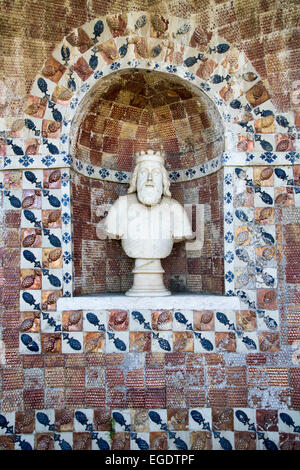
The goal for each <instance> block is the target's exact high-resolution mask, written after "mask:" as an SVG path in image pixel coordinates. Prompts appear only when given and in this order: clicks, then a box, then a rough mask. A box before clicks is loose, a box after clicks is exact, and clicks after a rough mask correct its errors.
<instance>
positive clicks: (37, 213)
mask: <svg viewBox="0 0 300 470" xmlns="http://www.w3.org/2000/svg"><path fill="white" fill-rule="evenodd" d="M27 210H30V213H31V215H32V216H33V218H35V219H34V220H36V222H31V221H30V220H28V219H27V218H26V217H25V215H24V211H22V212H21V227H22V228H37V226H38V227H42V211H41V210H40V209H27Z"/></svg>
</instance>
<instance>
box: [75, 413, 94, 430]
mask: <svg viewBox="0 0 300 470" xmlns="http://www.w3.org/2000/svg"><path fill="white" fill-rule="evenodd" d="M76 413H79V414H81V415H82V416H83V415H84V416H85V417H86V421H87V423H86V424H82V423H80V421H78V419H76ZM93 421H94V410H92V409H89V408H84V409H76V410H75V412H74V432H85V431H86V430H87V429H86V427H87V424H91V423H93Z"/></svg>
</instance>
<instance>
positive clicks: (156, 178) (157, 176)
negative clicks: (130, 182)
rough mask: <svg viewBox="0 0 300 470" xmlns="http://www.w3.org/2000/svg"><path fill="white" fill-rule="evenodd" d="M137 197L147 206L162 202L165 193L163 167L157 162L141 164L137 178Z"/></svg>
mask: <svg viewBox="0 0 300 470" xmlns="http://www.w3.org/2000/svg"><path fill="white" fill-rule="evenodd" d="M136 189H137V197H138V200H139V201H140V202H141V203H142V204H145V205H146V206H154V205H155V204H158V203H159V202H160V200H161V196H162V193H163V177H162V171H161V166H160V164H159V163H157V162H151V161H149V162H142V163H140V164H139V170H138V176H137V188H136Z"/></svg>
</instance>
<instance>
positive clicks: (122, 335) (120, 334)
mask: <svg viewBox="0 0 300 470" xmlns="http://www.w3.org/2000/svg"><path fill="white" fill-rule="evenodd" d="M113 333H114V335H115V337H114V339H109V338H108V333H106V340H105V352H107V353H120V352H122V353H123V352H126V351H129V331H114V332H113ZM118 339H119V340H121V341H122V342H123V343H124V344H125V347H126V349H125V350H124V349H122V350H120V349H119V348H118V342H117V340H118Z"/></svg>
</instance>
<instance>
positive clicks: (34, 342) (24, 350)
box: [19, 333, 41, 354]
mask: <svg viewBox="0 0 300 470" xmlns="http://www.w3.org/2000/svg"><path fill="white" fill-rule="evenodd" d="M24 335H25V338H24ZM19 336H20V338H19V353H20V354H40V353H41V336H40V333H20V334H19ZM22 338H24V340H23V341H22ZM24 341H25V342H26V344H24ZM26 345H28V346H29V349H28V347H27V346H26ZM32 346H34V347H32Z"/></svg>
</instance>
